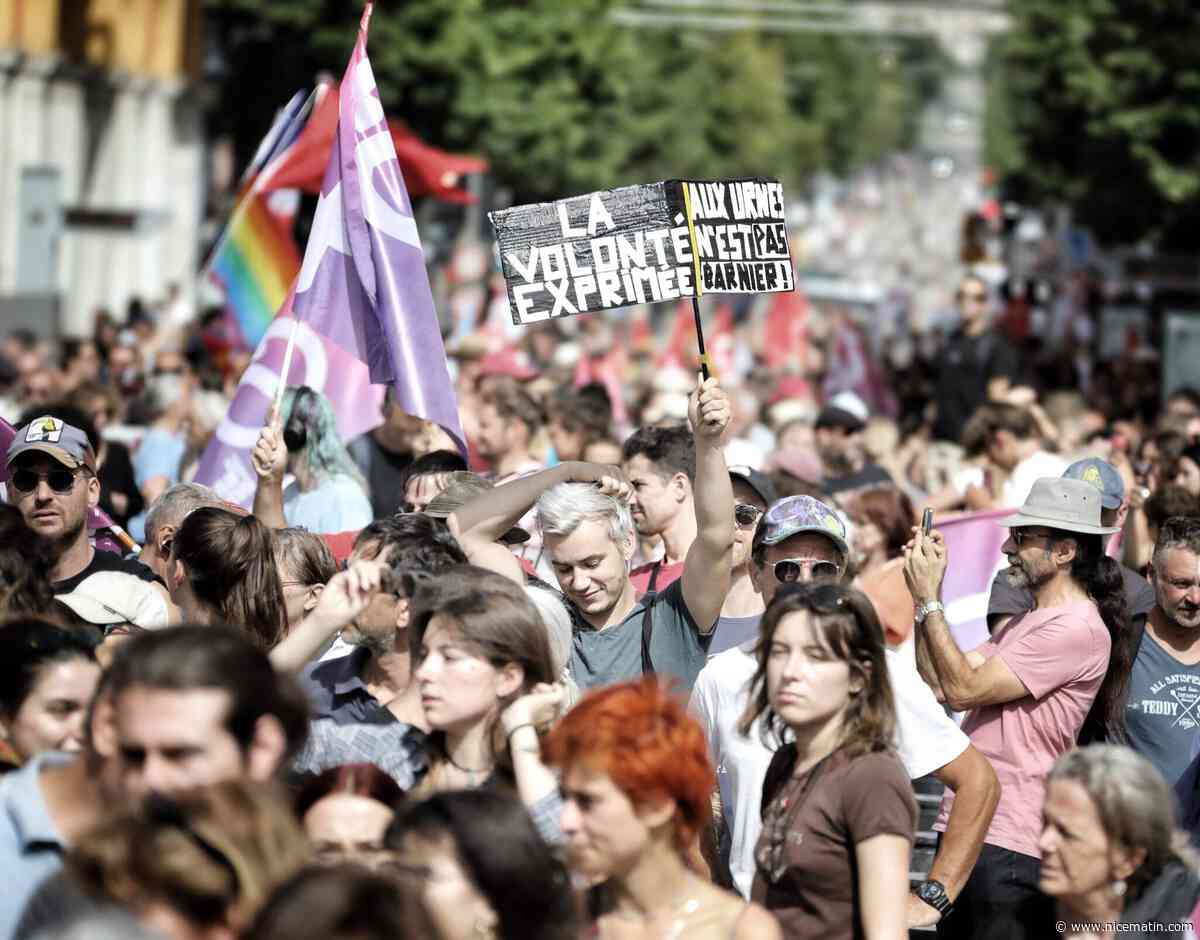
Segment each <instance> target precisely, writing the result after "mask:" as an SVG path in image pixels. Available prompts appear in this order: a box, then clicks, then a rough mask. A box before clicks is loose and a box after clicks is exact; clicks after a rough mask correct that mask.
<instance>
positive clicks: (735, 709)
mask: <svg viewBox="0 0 1200 940" xmlns="http://www.w3.org/2000/svg"><path fill="white" fill-rule="evenodd" d="M756 643H757V641H756V640H751V641H747V642H746V643H743V644H742V645H741V646H735V647H733V648H732V649H728V650H726V651H725V652H723V653H718V654H717V655H716V656H714V657H713V658H712V659H710V660H709V661H708V664H707V665H706V666H705V667H704V668H703V669H702V670H700V675H699V676H697V677H696V684H695V685H694V686H693V687H692V699H691V703H690V706H689V707H690V708H691V711H692V714H694V715H695V716H696V718H697V719H698V720H699V721H700V724H701V726H702V727H703V728H704V733H705V737H706V738H707V740H708V746H709V753H710V756H711V757H712V760H713V763H714V764H715V765H716V767H717V783H718V785H719V786H720V788H721V804H722V806H723V808H724V812H725V820H726V822H727V824H728V826H729V830H730V837H731V848H730V853H729V871H730V874H732V875H733V882H734V885H735V886H736V887H737V889H738V891H740V892H741V893H742V895H743V896H745V897H747V898H748V897H749V896H750V886H751V884H752V883H753V881H754V871H755V862H754V847H755V845H756V844H757V843H758V836H759V833H760V832H761V831H762V816H761V812H760V809H761V804H762V788H763V780H764V779H765V778H766V775H767V768H768V766H770V763H771V757H772V755H773V754H774V751H773V750H772V749H771V748H768V747H767V745H766V744H764V743H763V740H762V736H761V735H760V733H759V732H760V727H761V719H760V722H759V723H756V725H755V727H754V728H752V729H751V731H750V735H749V736H748V737H743V736H742V734H741V733H740V732H739V731H738V730H737V725H738V722H739V721H741V718H742V715H743V714H745V711H746V706H747V705H748V704H749V701H750V680H751V679H752V678H753V676H754V670H755V668H756V666H757V660H756V659H755V656H754V647H755V644H756ZM886 655H887V668H888V677H889V679H890V680H891V683H892V695H893V697H894V698H895V701H896V752H897V754H898V755H899V757H900V760H901V761H902V762H903V763H904V768H905V770H906V771H907V772H908V775H909V777H911V778H912V779H914V780H915V779H917V778H918V777H924V776H926V775H927V774H930V773H932V772H933V771H935V770H937V769H938V768H940V767H944V766H946V764H948V763H950V762H951V761H952V760H954V759H955V758H956V757H958V756H959V755H960V754H962V752H963V751H965V750H966V749H967V745H968V744H970V743H971V742H970V741H969V740H968V738H967V736H966V735H965V734H963V733H962V731H961V730H960V729H959V727H958V725H956V724H955V723H954V722H953V721H952V720H951V719H950V717H949V716H948V715H947V714H946V712H945V710H944V709H943V708H942V706H941V705H939V704H938V701H937V699H936V698H935V697H934V694H933V691H932V690H931V689H930V688H929V686H928V685H926V684H925V681H924V680H923V679H922V678H921V675H920V673H918V672H917V669H916V666H915V665H913V663H912V662H911V661H910V660H909V659H908V658H906V657H905V655H904V653H903V652H898V651H895V650H891V649H889V650H887V654H886Z"/></svg>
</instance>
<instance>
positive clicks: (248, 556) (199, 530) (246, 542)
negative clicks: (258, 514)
mask: <svg viewBox="0 0 1200 940" xmlns="http://www.w3.org/2000/svg"><path fill="white" fill-rule="evenodd" d="M168 571H169V572H170V575H171V577H170V581H171V584H170V585H169V587H170V590H171V599H172V600H173V601H174V602H175V604H176V605H177V606H178V607H179V608H180V610H182V611H183V619H184V622H186V623H214V622H216V623H228V624H231V625H233V626H235V627H239V628H241V629H242V630H243V631H245V633H246V634H247V635H248V636H249V637H250V639H251V640H252V641H253V642H254V643H255V645H256V646H258V647H259V648H260V649H263V650H269V649H271V648H272V647H274V646H275V645H276V644H277V643H278V642H279V641H280V640H282V639H283V636H284V633H285V632H286V630H287V614H286V608H285V606H284V599H283V588H282V587H281V585H280V583H279V574H278V572H277V571H276V568H275V553H274V543H273V538H272V535H271V530H270V529H268V528H267V527H266V526H264V525H263V524H262V523H261V522H259V521H258V520H257V519H255V518H254V516H239V515H238V514H236V513H233V512H230V511H229V510H227V509H219V508H217V507H214V506H205V507H204V508H201V509H197V510H195V511H194V512H192V513H191V514H190V515H188V516H187V518H185V519H184V520H183V524H182V525H180V527H179V529H178V531H177V532H176V533H175V539H174V541H173V542H172V544H171V558H170V564H169V567H168Z"/></svg>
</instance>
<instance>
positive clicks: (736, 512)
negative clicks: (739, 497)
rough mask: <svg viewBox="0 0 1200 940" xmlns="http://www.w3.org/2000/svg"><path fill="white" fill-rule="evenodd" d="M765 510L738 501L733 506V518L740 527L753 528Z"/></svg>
mask: <svg viewBox="0 0 1200 940" xmlns="http://www.w3.org/2000/svg"><path fill="white" fill-rule="evenodd" d="M762 514H763V511H762V510H761V509H759V508H758V507H757V506H751V505H749V504H748V503H738V504H737V505H735V506H734V507H733V518H734V521H735V522H736V523H737V524H738V528H739V529H753V528H754V526H755V525H756V524H757V523H758V518H759V516H761V515H762Z"/></svg>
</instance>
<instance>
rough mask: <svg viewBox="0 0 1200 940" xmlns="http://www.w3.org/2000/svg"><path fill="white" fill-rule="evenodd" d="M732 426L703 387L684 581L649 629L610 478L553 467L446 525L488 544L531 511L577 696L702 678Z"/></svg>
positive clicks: (717, 585)
mask: <svg viewBox="0 0 1200 940" xmlns="http://www.w3.org/2000/svg"><path fill="white" fill-rule="evenodd" d="M729 418H730V407H729V400H728V399H727V398H726V396H725V393H724V392H723V391H722V390H721V388H720V386H719V385H718V384H717V382H716V380H715V379H708V380H707V381H705V382H704V384H703V385H702V386H701V387H700V388H699V389H698V390H697V391H696V392H694V393H693V394H692V397H691V400H690V402H689V407H688V420H689V421H690V423H691V425H692V432H693V434H694V435H695V442H696V477H695V482H694V483H693V493H694V500H693V502H694V505H695V512H696V539H695V541H694V542H692V546H691V548H690V549H688V552H687V558H686V560H685V562H684V570H683V575H682V576H681V577H680V579H679V581H677V582H676V583H675V584H672V585H671V586H670V587H668V588H667V589H666V590H665V591H663V592H662V593H661V594H656V595H655V596H654V598H653V603H652V605H651V606H650V608H649V616H648V617H647V615H646V610H647V607H646V604H645V601H643V602H638V601H637V600H636V591H635V589H634V586H633V582H632V581H630V580H629V569H630V559H631V558H632V557H633V549H634V544H635V539H634V529H633V520H632V518H631V516H630V513H629V509H628V507H627V506H626V505H625V504H624V502H623V500H624V499H627V498H628V497H629V495H630V494H631V490H630V487H629V484H628V483H626V482H625V480H624V479H623V478H622V477H621V472H620V470H619V469H618V468H616V467H603V466H599V465H597V464H588V463H577V462H568V463H563V464H559V465H558V466H556V467H553V468H551V469H549V470H544V471H542V472H540V473H534V474H530V475H529V476H525V477H522V478H520V479H517V480H513V481H511V482H509V483H505V484H503V485H501V486H497V487H496V488H495V489H494V490H492V491H491V492H489V493H487V494H485V495H484V496H482V497H480V498H478V499H475V500H472V501H471V502H469V503H467V504H466V505H465V506H462V507H460V508H459V509H458V510H456V511H455V513H454V515H453V516H452V517H451V519H452V525H453V526H454V527H455V528H456V529H457V531H459V532H461V533H462V534H463V536H464V538H467V539H468V540H479V541H487V542H491V541H494V540H495V539H497V538H498V537H499V536H500V535H501V534H502V533H504V532H507V531H508V529H509V528H510V527H511V526H512V525H514V524H515V521H516V520H518V519H520V518H521V516H522V515H523V514H524V513H525V512H526V511H527V510H528V509H529V507H530V506H532V505H533V504H534V503H535V502H536V503H537V510H538V519H539V521H540V523H541V528H542V534H543V537H544V545H545V547H546V552H547V554H548V556H549V559H550V564H551V567H552V569H553V570H554V574H555V577H556V578H557V579H558V584H559V587H560V588H561V589H562V592H563V594H564V595H565V597H566V599H567V600H568V601H570V602H571V603H570V606H571V607H572V613H573V618H574V620H575V624H576V627H575V631H574V635H573V638H572V650H571V658H570V668H571V673H572V676H573V677H574V679H575V681H576V683H578V685H579V686H580V688H585V689H586V688H589V687H591V686H596V685H602V684H604V683H608V682H617V681H620V680H623V679H632V678H636V677H637V676H639V675H641V674H642V673H643V671H645V668H646V667H649V668H650V669H653V670H654V671H655V672H660V673H666V674H669V675H673V676H676V677H678V678H679V679H681V680H682V681H683V683H684V684H685V686H686V687H687V688H688V689H691V686H692V683H693V682H694V681H695V678H696V675H697V674H698V673H699V672H700V669H701V668H702V667H703V666H704V660H705V651H706V650H707V648H708V643H709V639H710V637H711V635H712V631H713V627H714V626H715V625H716V621H717V616H718V614H719V613H720V612H721V604H722V602H723V601H724V600H725V595H726V593H727V592H728V591H729V582H730V567H731V566H730V558H731V545H732V543H733V525H734V508H733V488H732V484H731V483H730V479H729V471H728V469H727V468H726V466H725V456H724V453H723V452H722V446H723V440H722V438H723V435H724V432H725V430H726V428H727V427H728V425H729ZM643 638H645V653H644V652H643Z"/></svg>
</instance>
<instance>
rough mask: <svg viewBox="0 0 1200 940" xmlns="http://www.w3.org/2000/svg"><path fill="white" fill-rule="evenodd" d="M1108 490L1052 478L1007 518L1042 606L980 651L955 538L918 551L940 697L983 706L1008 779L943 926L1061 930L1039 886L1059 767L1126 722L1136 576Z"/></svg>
mask: <svg viewBox="0 0 1200 940" xmlns="http://www.w3.org/2000/svg"><path fill="white" fill-rule="evenodd" d="M1100 497H1101V494H1100V492H1099V491H1098V490H1096V489H1095V488H1094V487H1092V486H1090V485H1089V484H1087V483H1085V482H1083V481H1081V480H1067V479H1061V478H1043V479H1039V480H1037V481H1036V482H1035V483H1034V485H1033V489H1032V490H1031V491H1030V494H1029V497H1028V499H1027V500H1026V502H1025V505H1024V506H1023V507H1022V508H1021V510H1020V511H1019V512H1017V513H1016V514H1015V515H1012V516H1008V517H1007V518H1005V519H1004V520H1002V521H1001V523H1000V524H1001V525H1002V526H1005V527H1006V528H1008V529H1009V537H1008V540H1007V541H1006V542H1005V543H1004V546H1003V548H1004V552H1005V554H1006V555H1008V559H1009V564H1010V565H1011V572H1010V577H1011V578H1012V579H1013V580H1014V586H1020V587H1028V588H1029V589H1030V590H1032V591H1033V594H1034V597H1035V598H1036V602H1037V606H1036V607H1035V608H1034V609H1033V610H1032V611H1030V612H1029V613H1026V614H1022V615H1019V616H1016V617H1014V618H1013V619H1012V620H1011V621H1009V622H1008V623H1007V624H1006V625H1004V626H1003V627H1002V628H1001V629H1000V630H998V631H997V632H996V634H995V635H994V636H993V637H992V638H991V639H990V640H989V641H988V642H987V643H985V644H983V646H980V647H979V648H978V649H974V650H971V651H970V652H968V653H963V652H962V651H961V650H960V649H959V648H958V646H957V645H956V644H955V642H954V638H953V637H952V636H951V634H950V629H949V626H948V624H947V622H946V619H945V610H944V608H943V607H942V604H941V600H940V597H941V585H942V578H943V576H944V574H945V572H946V565H947V557H946V548H945V543H944V541H943V540H942V537H941V535H940V534H939V533H937V532H934V533H931V534H930V535H929V536H923V535H922V534H921V532H920V530H917V532H916V535H915V537H914V539H913V541H912V542H911V543H910V544H909V546H908V547H907V548H906V550H905V571H904V574H905V579H906V580H907V582H908V586H909V590H910V591H911V592H912V595H913V602H914V605H915V606H916V609H917V614H916V620H917V626H916V629H915V634H916V643H917V666H918V668H919V669H920V671H921V675H922V676H923V677H924V678H925V681H926V682H928V683H929V684H930V685H931V686H932V687H933V689H934V691H935V692H936V693H937V695H938V698H939V699H941V700H943V701H945V702H946V703H947V704H948V705H950V707H951V708H953V709H955V710H957V711H966V712H969V714H968V715H967V717H966V719H965V721H964V722H963V731H965V732H966V733H967V735H968V736H969V737H970V739H971V743H972V744H974V745H975V747H976V748H977V749H978V750H979V751H981V752H982V753H983V755H984V756H985V757H987V758H988V759H989V760H990V761H991V763H992V766H993V767H994V768H995V771H996V776H997V777H998V778H999V780H1000V788H1001V789H1000V804H999V805H998V806H997V807H996V813H995V816H993V818H992V823H991V826H990V827H989V828H988V832H987V836H986V837H985V838H984V846H983V851H982V852H981V853H980V856H979V862H978V863H977V864H976V866H975V869H974V871H973V872H972V874H971V877H970V879H968V881H967V884H966V887H964V888H963V891H962V893H961V894H960V895H959V897H958V901H957V903H956V905H955V908H954V910H953V911H952V912H951V913H950V915H949V916H947V917H945V918H943V920H942V921H941V922H940V923H939V924H938V936H939V937H971V938H973V940H993V938H994V940H1000V938H1003V940H1034V938H1039V940H1040V938H1042V937H1046V936H1051V935H1052V930H1053V928H1052V927H1051V924H1052V922H1053V910H1054V909H1053V907H1052V906H1051V905H1049V904H1048V903H1047V902H1046V900H1045V899H1044V898H1043V897H1042V896H1041V894H1040V893H1039V891H1038V887H1037V881H1038V869H1039V867H1040V858H1041V855H1040V852H1039V849H1038V834H1039V832H1040V831H1041V818H1040V814H1041V806H1042V801H1043V797H1044V794H1045V788H1046V775H1047V774H1048V773H1049V771H1050V768H1051V766H1052V765H1053V763H1054V761H1055V759H1056V758H1057V757H1058V756H1059V755H1060V754H1062V753H1063V752H1065V751H1067V750H1070V749H1071V748H1072V747H1074V746H1075V744H1076V741H1077V739H1078V738H1080V736H1081V732H1082V735H1083V736H1084V737H1085V738H1086V739H1094V738H1096V737H1099V736H1102V735H1108V736H1112V735H1114V734H1120V733H1121V731H1122V730H1123V713H1124V697H1125V692H1126V690H1127V687H1128V682H1129V668H1130V662H1129V658H1130V653H1129V649H1128V644H1127V642H1125V641H1126V639H1127V634H1128V630H1129V626H1128V613H1127V611H1126V609H1125V598H1124V592H1123V589H1122V578H1121V573H1120V569H1119V568H1118V567H1117V564H1116V562H1114V561H1113V560H1112V559H1110V558H1108V557H1107V556H1106V555H1105V554H1104V550H1103V537H1104V536H1107V535H1110V534H1112V533H1113V532H1115V531H1116V529H1114V528H1111V527H1105V526H1103V525H1101V524H1100V510H1101V505H1100ZM1016 582H1020V583H1019V584H1016ZM1110 654H1111V655H1110ZM953 800H954V796H953V794H949V793H948V794H947V795H946V798H945V800H944V801H943V803H942V809H941V814H940V816H939V818H938V822H937V823H936V824H935V828H939V829H943V830H944V827H945V822H946V819H947V817H948V816H949V812H950V807H951V806H952V805H953Z"/></svg>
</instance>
